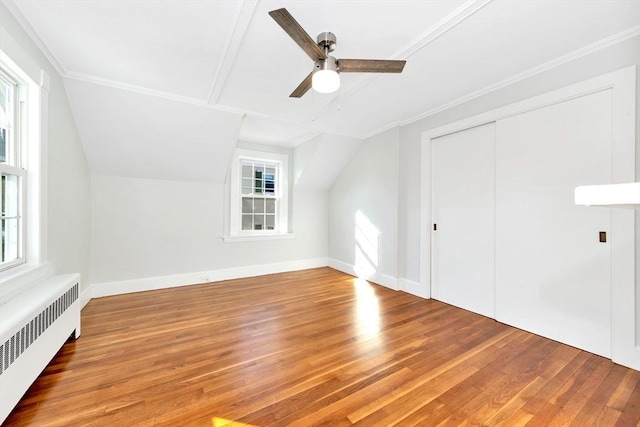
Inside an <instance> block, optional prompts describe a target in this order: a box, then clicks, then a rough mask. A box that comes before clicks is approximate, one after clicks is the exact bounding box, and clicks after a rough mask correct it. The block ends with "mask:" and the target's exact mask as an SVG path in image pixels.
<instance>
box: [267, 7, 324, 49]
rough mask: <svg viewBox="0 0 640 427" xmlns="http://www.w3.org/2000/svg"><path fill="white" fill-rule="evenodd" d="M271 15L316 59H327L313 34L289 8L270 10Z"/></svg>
mask: <svg viewBox="0 0 640 427" xmlns="http://www.w3.org/2000/svg"><path fill="white" fill-rule="evenodd" d="M269 15H271V17H272V18H273V19H274V20H275V21H276V22H277V23H278V24H279V25H280V26H281V27H282V29H283V30H284V31H285V32H286V33H287V34H289V36H290V37H291V38H292V39H293V41H294V42H296V43H298V46H300V47H301V48H302V50H304V51H305V53H306V54H307V55H309V57H310V58H311V59H313V60H314V61H316V60H318V59H326V57H327V55H326V54H325V53H324V51H323V50H322V49H320V47H319V46H318V45H317V44H316V42H314V41H313V39H312V38H311V36H309V34H307V32H306V31H305V30H304V28H302V26H300V24H298V21H296V20H295V19H294V18H293V16H291V14H290V13H289V12H288V11H287V9H285V8H282V9H276V10H272V11H271V12H269Z"/></svg>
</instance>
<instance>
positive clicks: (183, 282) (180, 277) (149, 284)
mask: <svg viewBox="0 0 640 427" xmlns="http://www.w3.org/2000/svg"><path fill="white" fill-rule="evenodd" d="M327 265H328V260H327V258H312V259H304V260H297V261H290V262H282V263H276V264H261V265H251V266H246V267H235V268H226V269H222V270H210V271H200V272H195V273H184V274H175V275H171V276H158V277H145V278H142V279H133V280H123V281H116V282H103V283H94V284H92V285H91V286H89V288H88V289H86V290H85V291H84V292H83V293H82V298H83V299H82V302H83V304H86V303H88V302H89V301H90V300H91V298H99V297H106V296H111V295H121V294H128V293H132V292H142V291H151V290H156V289H166V288H173V287H177V286H187V285H197V284H201V283H209V282H218V281H221V280H230V279H240V278H243V277H254V276H262V275H265V274H273V273H284V272H287V271H297V270H306V269H308V268H317V267H326V266H327ZM85 298H86V301H85Z"/></svg>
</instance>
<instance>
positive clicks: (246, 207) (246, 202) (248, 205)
mask: <svg viewBox="0 0 640 427" xmlns="http://www.w3.org/2000/svg"><path fill="white" fill-rule="evenodd" d="M242 213H243V214H247V213H253V199H252V198H251V197H243V198H242Z"/></svg>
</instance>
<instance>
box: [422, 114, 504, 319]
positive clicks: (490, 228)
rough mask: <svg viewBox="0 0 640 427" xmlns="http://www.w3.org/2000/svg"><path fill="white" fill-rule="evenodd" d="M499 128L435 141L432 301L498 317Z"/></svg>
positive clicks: (483, 128) (491, 126)
mask: <svg viewBox="0 0 640 427" xmlns="http://www.w3.org/2000/svg"><path fill="white" fill-rule="evenodd" d="M494 147H495V126H494V124H493V123H490V124H487V125H483V126H478V127H475V128H471V129H466V130H463V131H460V132H456V133H454V134H450V135H446V136H442V137H439V138H436V139H434V140H432V144H431V150H432V151H431V156H432V157H431V158H432V174H433V176H432V187H433V188H432V219H433V223H434V225H435V227H436V230H434V231H432V240H431V242H432V252H431V253H432V260H431V261H432V262H431V274H432V277H431V294H432V297H433V298H435V299H437V300H440V301H443V302H446V303H448V304H452V305H455V306H457V307H461V308H464V309H466V310H470V311H473V312H476V313H479V314H483V315H485V316H489V317H494V238H495V237H494V192H495V191H494V189H495V181H494V174H495V165H494V160H495V159H494Z"/></svg>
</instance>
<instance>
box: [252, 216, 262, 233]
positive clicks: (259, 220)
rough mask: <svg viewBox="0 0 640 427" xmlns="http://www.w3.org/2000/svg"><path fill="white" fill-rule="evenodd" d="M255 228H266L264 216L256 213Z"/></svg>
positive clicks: (254, 218)
mask: <svg viewBox="0 0 640 427" xmlns="http://www.w3.org/2000/svg"><path fill="white" fill-rule="evenodd" d="M253 229H254V230H263V229H264V216H262V215H256V216H254V217H253Z"/></svg>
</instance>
